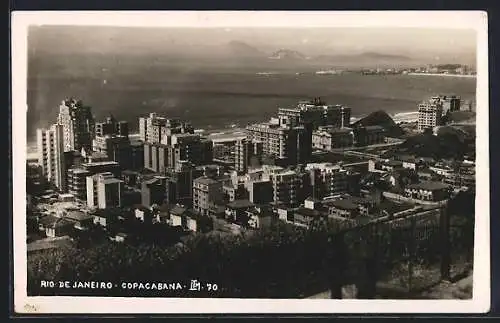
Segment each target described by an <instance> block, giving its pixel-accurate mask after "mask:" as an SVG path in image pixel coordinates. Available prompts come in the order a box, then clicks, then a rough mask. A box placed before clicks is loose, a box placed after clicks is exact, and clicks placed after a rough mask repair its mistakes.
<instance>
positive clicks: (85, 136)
mask: <svg viewBox="0 0 500 323" xmlns="http://www.w3.org/2000/svg"><path fill="white" fill-rule="evenodd" d="M57 123H59V124H61V125H63V129H64V151H80V150H81V149H82V148H85V149H87V150H90V149H91V148H92V138H93V137H94V131H95V121H94V117H93V115H92V111H91V108H90V107H88V106H84V105H83V103H82V101H77V100H75V99H68V100H64V101H62V103H61V105H60V106H59V115H58V117H57Z"/></svg>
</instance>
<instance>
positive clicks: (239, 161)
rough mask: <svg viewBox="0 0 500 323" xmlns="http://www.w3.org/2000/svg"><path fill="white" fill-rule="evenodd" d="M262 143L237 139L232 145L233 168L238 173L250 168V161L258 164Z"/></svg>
mask: <svg viewBox="0 0 500 323" xmlns="http://www.w3.org/2000/svg"><path fill="white" fill-rule="evenodd" d="M263 147H264V145H263V143H262V142H261V141H255V140H251V139H246V138H244V139H238V140H237V141H236V144H235V145H234V168H235V169H236V170H237V171H238V172H246V171H247V169H248V167H249V166H251V163H252V159H256V162H257V163H259V164H260V160H259V159H260V157H261V156H262V152H263Z"/></svg>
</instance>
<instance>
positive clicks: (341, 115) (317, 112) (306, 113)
mask: <svg viewBox="0 0 500 323" xmlns="http://www.w3.org/2000/svg"><path fill="white" fill-rule="evenodd" d="M278 118H279V120H280V124H281V125H283V126H289V127H296V126H301V125H306V124H311V125H312V127H313V129H317V128H318V127H320V126H333V127H337V128H342V127H348V126H349V124H350V119H351V108H348V107H345V106H343V105H326V104H325V103H324V102H323V101H321V100H320V99H319V98H316V99H314V100H312V101H300V102H299V103H298V104H297V106H296V107H293V108H279V109H278Z"/></svg>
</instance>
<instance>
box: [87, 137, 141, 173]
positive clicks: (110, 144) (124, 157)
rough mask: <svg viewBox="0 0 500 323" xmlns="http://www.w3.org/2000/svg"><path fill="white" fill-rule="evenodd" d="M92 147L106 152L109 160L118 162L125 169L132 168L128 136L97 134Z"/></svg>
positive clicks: (94, 149)
mask: <svg viewBox="0 0 500 323" xmlns="http://www.w3.org/2000/svg"><path fill="white" fill-rule="evenodd" d="M92 149H93V151H94V152H98V153H103V154H106V156H107V157H108V159H109V160H112V161H116V162H118V163H119V164H120V165H121V166H122V168H124V169H128V168H130V165H131V164H132V161H131V157H132V156H131V146H130V140H129V138H128V136H118V135H110V134H107V135H104V136H96V137H95V138H94V140H93V141H92Z"/></svg>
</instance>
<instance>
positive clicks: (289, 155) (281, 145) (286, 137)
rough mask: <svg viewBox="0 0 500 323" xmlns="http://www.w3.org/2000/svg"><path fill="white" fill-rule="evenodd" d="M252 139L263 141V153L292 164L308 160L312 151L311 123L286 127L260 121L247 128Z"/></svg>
mask: <svg viewBox="0 0 500 323" xmlns="http://www.w3.org/2000/svg"><path fill="white" fill-rule="evenodd" d="M246 130H247V135H248V137H249V138H250V139H252V140H255V141H259V142H262V152H263V154H268V155H272V156H274V157H276V158H278V159H281V160H285V163H287V164H289V165H292V164H298V163H304V162H307V161H308V160H309V159H310V157H311V152H312V128H311V126H310V125H306V126H297V127H285V126H281V125H280V124H276V123H271V122H267V123H259V124H254V125H250V126H248V127H247V128H246Z"/></svg>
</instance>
